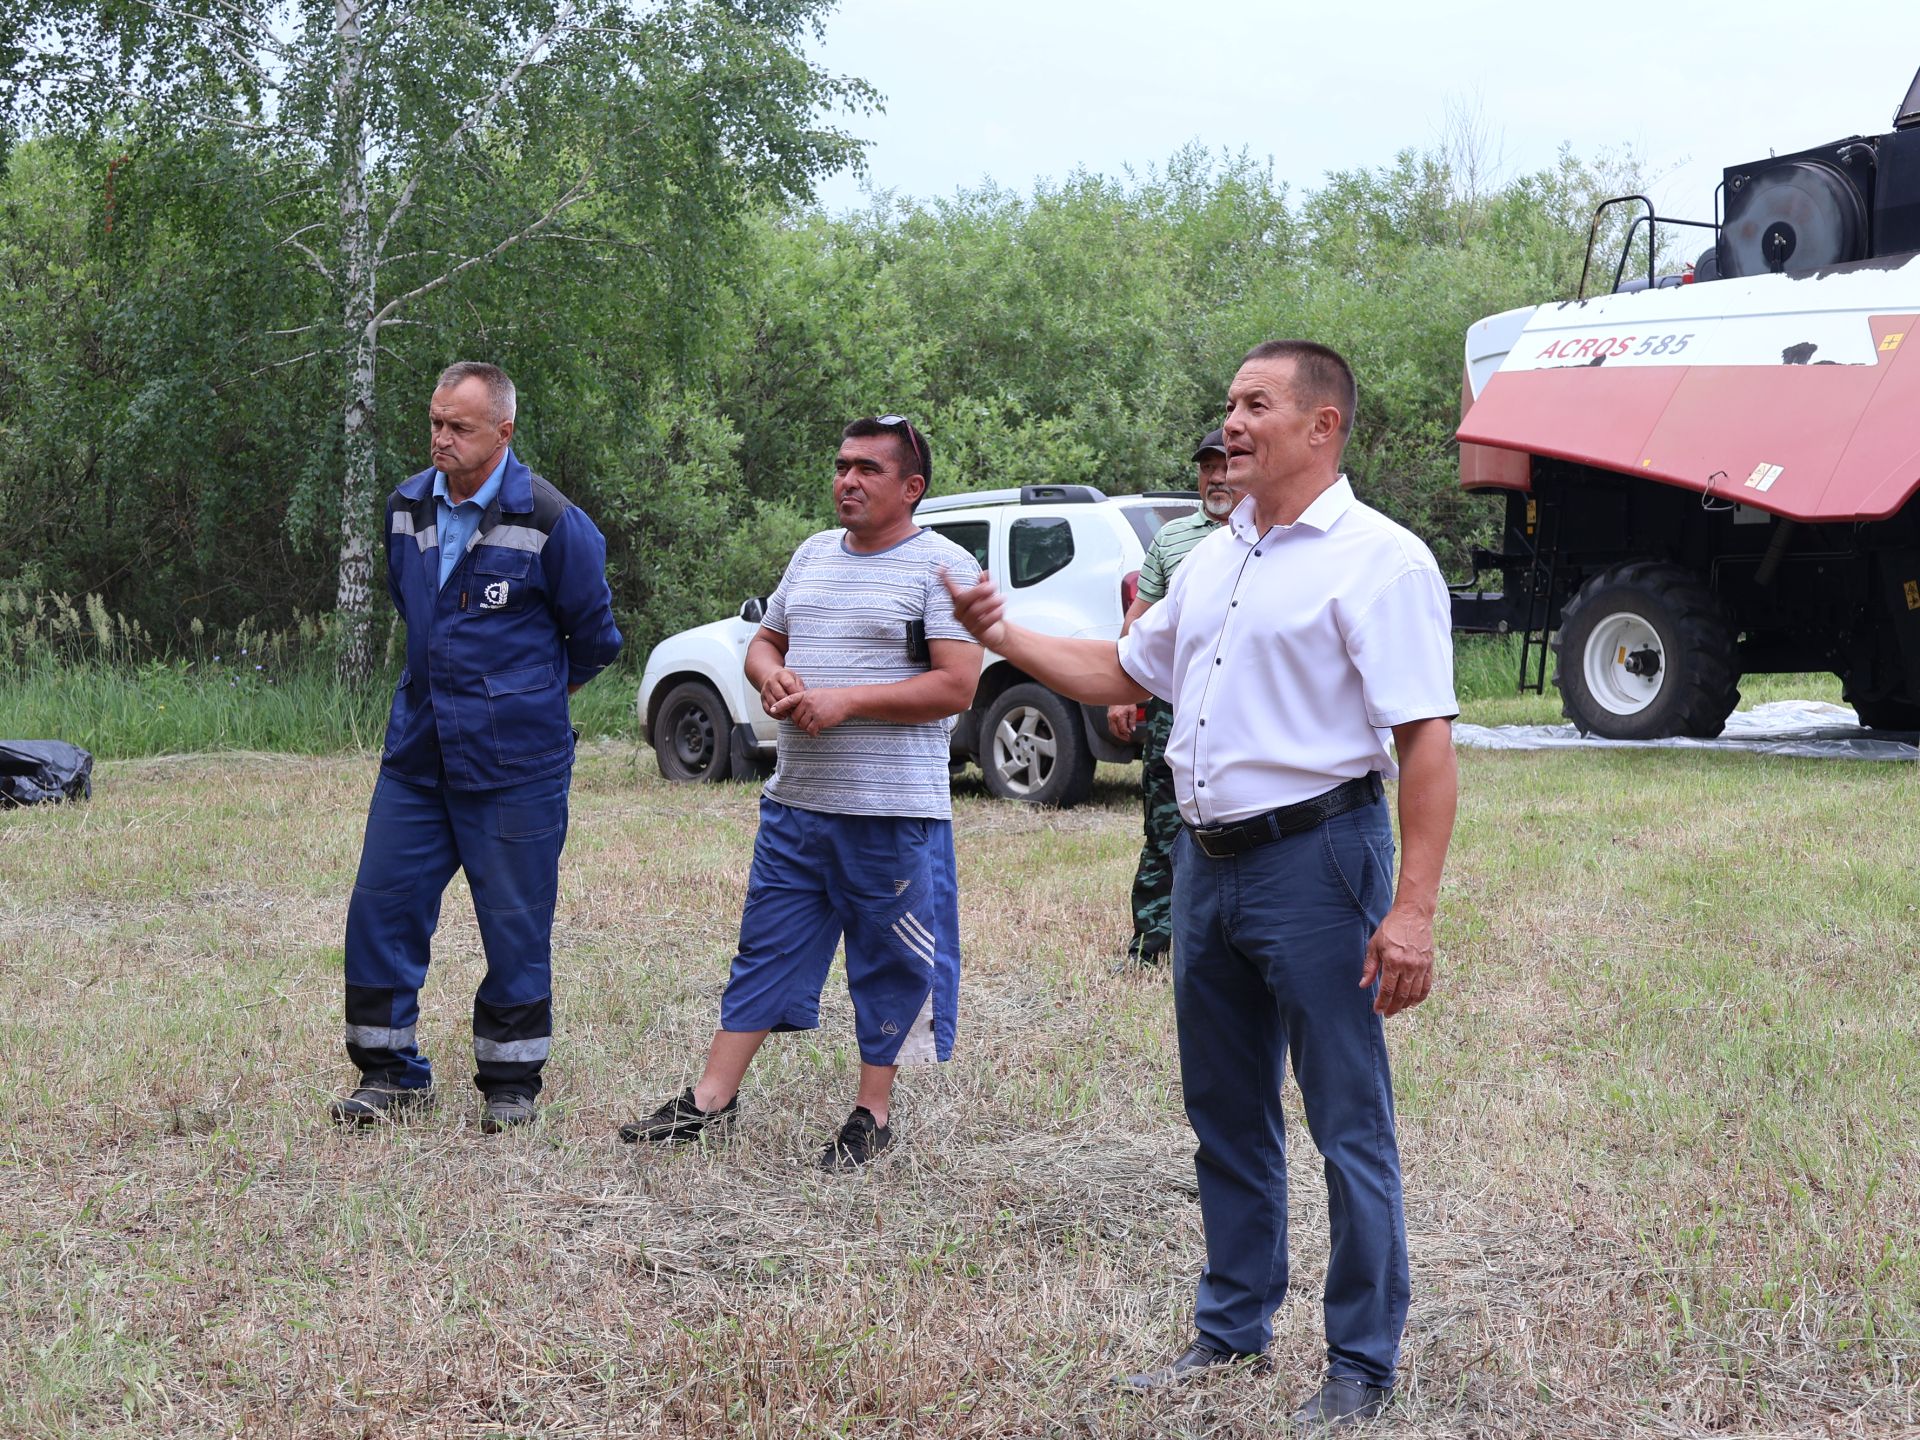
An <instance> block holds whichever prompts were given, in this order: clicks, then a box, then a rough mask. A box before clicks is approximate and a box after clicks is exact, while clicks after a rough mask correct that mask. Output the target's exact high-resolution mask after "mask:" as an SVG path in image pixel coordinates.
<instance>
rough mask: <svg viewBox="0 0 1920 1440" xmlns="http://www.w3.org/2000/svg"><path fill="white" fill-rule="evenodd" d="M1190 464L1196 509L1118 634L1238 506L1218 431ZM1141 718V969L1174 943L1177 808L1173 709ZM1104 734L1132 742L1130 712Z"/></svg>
mask: <svg viewBox="0 0 1920 1440" xmlns="http://www.w3.org/2000/svg"><path fill="white" fill-rule="evenodd" d="M1193 458H1194V461H1195V463H1196V464H1198V465H1199V467H1200V476H1199V480H1200V508H1199V509H1198V510H1196V511H1194V512H1193V514H1191V515H1183V516H1182V517H1181V518H1180V519H1178V520H1170V521H1168V522H1167V523H1166V524H1165V525H1163V526H1161V527H1160V533H1159V534H1158V535H1156V536H1154V537H1153V543H1152V544H1151V545H1149V546H1148V547H1147V557H1146V559H1144V560H1142V561H1141V562H1140V588H1139V589H1138V590H1137V591H1136V592H1135V593H1134V599H1133V604H1131V605H1130V606H1128V607H1127V615H1126V619H1125V621H1124V622H1123V623H1122V624H1121V626H1120V633H1121V634H1122V635H1124V634H1126V633H1127V631H1129V630H1131V629H1132V628H1133V622H1134V621H1136V620H1138V619H1139V618H1140V617H1141V616H1142V615H1144V614H1146V613H1147V611H1148V609H1149V608H1150V607H1152V606H1154V605H1156V604H1158V603H1159V602H1160V601H1161V600H1162V599H1164V598H1165V596H1166V593H1167V587H1168V586H1169V585H1171V584H1172V583H1173V572H1174V571H1175V570H1177V569H1179V568H1180V562H1181V561H1183V560H1185V559H1186V558H1187V554H1188V552H1189V551H1191V550H1192V549H1193V547H1194V546H1196V545H1198V544H1199V543H1200V542H1201V541H1202V540H1204V539H1206V538H1207V536H1209V535H1211V534H1212V533H1213V532H1214V531H1215V530H1217V529H1218V528H1219V527H1220V525H1221V524H1222V522H1224V521H1225V520H1226V518H1227V516H1229V515H1231V514H1232V513H1233V507H1234V506H1235V505H1237V504H1239V503H1240V492H1239V491H1238V490H1235V489H1234V488H1233V486H1231V485H1229V484H1228V483H1227V446H1226V440H1225V438H1224V436H1223V435H1222V433H1221V432H1220V431H1218V430H1215V431H1212V432H1211V433H1209V434H1208V435H1207V437H1206V438H1205V439H1204V440H1202V441H1201V442H1200V448H1199V449H1197V450H1195V451H1194V452H1193ZM1146 712H1147V714H1146V719H1145V720H1143V721H1141V722H1140V724H1141V725H1142V726H1143V727H1144V733H1142V735H1141V737H1140V796H1141V805H1140V809H1141V817H1142V818H1141V826H1142V829H1143V831H1144V833H1145V838H1144V839H1143V840H1142V842H1141V845H1140V863H1139V865H1138V866H1137V867H1135V869H1134V873H1133V939H1132V940H1131V941H1129V942H1128V944H1127V965H1128V966H1129V967H1134V966H1137V967H1139V968H1140V969H1143V970H1148V969H1153V968H1154V967H1156V966H1159V965H1162V964H1164V963H1165V962H1166V958H1167V950H1168V948H1169V946H1171V945H1172V943H1173V842H1174V838H1175V837H1176V836H1178V835H1179V833H1180V806H1179V805H1178V804H1177V803H1176V802H1175V800H1174V798H1173V771H1172V770H1171V769H1170V768H1169V767H1168V765H1167V736H1168V735H1169V734H1171V733H1172V730H1173V706H1171V705H1169V704H1168V703H1167V702H1166V701H1164V700H1160V699H1153V700H1149V701H1148V702H1147V704H1146ZM1107 728H1108V729H1109V730H1111V731H1112V732H1113V734H1114V738H1115V739H1118V740H1121V741H1123V742H1124V741H1126V740H1128V739H1130V738H1132V736H1133V733H1134V729H1135V724H1134V707H1133V706H1131V705H1114V706H1110V707H1109V708H1108V710H1107Z"/></svg>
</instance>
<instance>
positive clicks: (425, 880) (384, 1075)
mask: <svg viewBox="0 0 1920 1440" xmlns="http://www.w3.org/2000/svg"><path fill="white" fill-rule="evenodd" d="M571 778H572V777H571V772H569V771H565V770H563V771H561V772H560V773H559V774H557V775H547V776H542V777H541V778H540V779H537V780H528V781H525V782H523V783H521V784H519V785H509V786H507V787H505V788H504V789H500V790H450V789H448V788H447V787H446V786H444V785H441V786H427V785H410V784H408V783H406V782H405V781H402V780H395V779H394V778H392V777H391V776H389V775H382V776H381V777H380V779H379V781H378V783H377V784H375V786H374V787H373V802H372V804H371V805H370V806H369V807H368V810H367V835H366V841H365V844H364V845H363V846H362V847H361V851H360V873H359V875H358V876H357V877H356V878H355V880H354V882H353V898H352V900H351V901H349V902H348V905H347V994H346V1010H347V1056H348V1058H349V1059H351V1060H352V1061H353V1063H354V1064H355V1065H357V1066H359V1068H360V1072H361V1074H362V1075H363V1076H365V1077H366V1078H367V1079H368V1080H369V1081H372V1082H374V1083H376V1084H383V1085H392V1086H396V1087H398V1088H401V1089H417V1088H420V1087H424V1086H426V1085H428V1084H430V1083H431V1082H432V1079H433V1070H432V1067H431V1066H430V1065H429V1064H428V1061H427V1057H426V1056H425V1055H423V1054H421V1052H420V1047H419V1044H418V1043H417V1040H416V1037H415V1034H414V1026H415V1024H416V1022H417V1021H418V1020H419V1018H420V986H421V985H422V983H424V982H425V980H426V978H427V959H428V949H429V945H430V943H431V941H432V939H433V932H434V930H435V929H436V928H437V927H438V925H439V923H440V897H441V894H442V893H443V892H444V891H445V890H446V888H447V882H448V881H449V880H451V879H453V872H454V871H455V870H465V871H466V872H467V887H468V889H470V890H471V891H472V892H473V912H474V918H475V919H477V920H478V921H479V922H480V943H481V946H482V947H483V948H484V949H485V950H486V954H487V974H486V978H485V979H484V980H482V981H481V982H480V990H479V993H478V994H476V995H475V996H474V999H473V1053H474V1069H475V1075H474V1083H475V1084H476V1085H478V1086H479V1087H480V1089H481V1090H483V1091H486V1092H487V1093H488V1094H492V1093H493V1092H495V1091H498V1090H522V1091H526V1092H527V1093H529V1094H536V1095H537V1094H538V1093H539V1092H540V1071H541V1068H542V1067H543V1066H544V1065H545V1064H546V1061H547V1052H548V1050H549V1048H550V1047H551V1045H552V1038H553V967H552V958H553V957H552V940H553V907H554V901H555V898H556V896H557V893H558V890H559V882H560V849H561V847H562V846H563V845H564V844H565V843H566V839H567V787H568V783H569V781H570V780H571Z"/></svg>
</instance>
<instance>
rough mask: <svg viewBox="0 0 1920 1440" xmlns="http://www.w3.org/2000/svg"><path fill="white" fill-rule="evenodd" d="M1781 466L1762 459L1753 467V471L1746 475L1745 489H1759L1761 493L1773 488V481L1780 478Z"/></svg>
mask: <svg viewBox="0 0 1920 1440" xmlns="http://www.w3.org/2000/svg"><path fill="white" fill-rule="evenodd" d="M1783 468H1784V467H1782V466H1779V465H1769V464H1767V462H1766V461H1764V460H1762V461H1761V462H1760V463H1759V464H1758V465H1756V466H1754V467H1753V473H1752V474H1751V475H1749V476H1747V489H1749V490H1759V491H1761V492H1763V493H1764V492H1766V491H1768V490H1771V489H1772V488H1773V482H1774V481H1776V480H1778V479H1779V478H1780V472H1781V470H1782V469H1783Z"/></svg>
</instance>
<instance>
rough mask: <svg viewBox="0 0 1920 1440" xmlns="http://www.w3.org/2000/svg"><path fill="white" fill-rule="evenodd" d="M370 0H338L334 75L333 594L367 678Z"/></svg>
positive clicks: (371, 455)
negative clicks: (337, 332)
mask: <svg viewBox="0 0 1920 1440" xmlns="http://www.w3.org/2000/svg"><path fill="white" fill-rule="evenodd" d="M364 4H365V0H334V8H333V15H334V39H335V43H336V44H337V46H338V64H339V68H338V70H337V71H336V72H335V74H334V81H333V113H334V163H335V171H334V173H335V175H336V176H337V177H338V180H339V201H340V230H341V259H342V266H341V271H342V273H341V281H342V284H343V286H344V288H345V291H346V295H345V313H344V315H343V317H342V318H343V321H344V331H345V334H346V335H347V336H348V337H349V344H348V349H347V355H348V374H347V405H346V410H345V413H344V416H343V420H344V424H345V435H344V441H345V443H344V447H343V448H344V453H345V466H344V469H343V472H342V476H341V483H340V577H339V590H338V593H337V595H336V597H335V600H334V610H335V616H336V623H337V624H338V625H339V627H340V655H339V662H338V663H339V674H340V678H341V679H342V680H346V681H350V682H359V681H364V680H366V679H367V678H368V677H370V676H371V675H372V673H373V646H372V638H371V625H372V605H373V534H372V532H373V520H374V516H373V513H372V512H373V506H374V503H375V500H376V498H377V494H378V491H377V484H376V482H377V480H378V474H377V470H378V466H377V463H376V461H377V453H376V450H375V444H374V423H373V422H374V361H375V354H376V352H375V346H376V344H377V342H378V340H379V336H380V327H379V322H378V321H377V320H376V319H375V318H374V275H375V272H376V269H377V264H378V262H377V260H376V258H375V256H374V250H373V230H372V223H371V217H370V216H369V214H368V212H367V142H366V88H365V79H366V48H365V47H366V42H365V38H364V33H363V31H362V28H361V24H360V12H361V7H362V6H363V5H364Z"/></svg>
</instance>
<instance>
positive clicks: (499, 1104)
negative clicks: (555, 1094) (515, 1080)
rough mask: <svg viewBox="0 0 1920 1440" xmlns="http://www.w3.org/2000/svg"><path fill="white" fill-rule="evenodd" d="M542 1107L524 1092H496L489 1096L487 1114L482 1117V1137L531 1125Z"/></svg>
mask: <svg viewBox="0 0 1920 1440" xmlns="http://www.w3.org/2000/svg"><path fill="white" fill-rule="evenodd" d="M539 1114H540V1107H539V1105H538V1104H536V1103H535V1101H534V1098H533V1096H531V1095H529V1094H528V1093H527V1092H526V1091H524V1090H496V1091H494V1092H493V1094H491V1095H489V1096H487V1112H486V1114H484V1115H482V1116H481V1117H480V1133H481V1134H482V1135H498V1134H499V1133H500V1132H501V1131H502V1130H511V1129H513V1127H514V1126H516V1125H530V1124H532V1123H533V1121H534V1120H535V1119H536V1118H538V1116H539Z"/></svg>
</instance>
